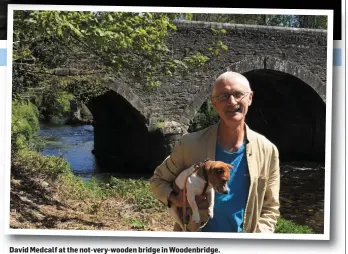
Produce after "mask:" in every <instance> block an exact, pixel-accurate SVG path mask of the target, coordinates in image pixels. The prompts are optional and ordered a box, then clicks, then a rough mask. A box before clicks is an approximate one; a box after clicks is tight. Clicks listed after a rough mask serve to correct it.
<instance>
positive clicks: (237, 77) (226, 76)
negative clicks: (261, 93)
mask: <svg viewBox="0 0 348 254" xmlns="http://www.w3.org/2000/svg"><path fill="white" fill-rule="evenodd" d="M226 80H229V81H232V82H236V83H239V84H240V85H243V86H244V87H245V89H246V91H248V92H250V91H251V89H250V84H249V81H248V79H247V78H246V77H244V76H243V75H242V74H240V73H238V72H233V71H226V72H224V73H222V74H221V75H220V76H219V77H218V78H217V79H216V80H215V83H214V86H213V90H212V95H215V90H216V87H217V86H218V85H219V84H220V83H223V82H222V81H226Z"/></svg>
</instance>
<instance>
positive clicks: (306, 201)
mask: <svg viewBox="0 0 348 254" xmlns="http://www.w3.org/2000/svg"><path fill="white" fill-rule="evenodd" d="M38 134H39V135H40V136H41V137H42V138H45V140H46V141H49V142H47V143H46V145H45V146H44V147H43V149H42V150H41V153H42V154H40V153H37V152H30V150H27V149H24V150H19V151H18V152H17V153H15V154H14V157H13V158H12V160H11V162H12V172H11V211H10V226H11V228H25V229H67V230H75V229H82V230H142V231H143V230H145V231H170V230H171V229H172V224H173V222H172V221H171V219H170V218H169V217H168V216H167V212H166V207H164V206H163V205H162V204H161V203H160V202H159V201H158V200H156V199H155V198H154V197H153V195H152V193H151V192H150V188H149V182H148V177H149V175H147V176H146V175H143V176H139V175H138V176H136V177H132V176H122V175H116V174H105V173H103V174H100V173H99V172H98V166H97V165H96V162H95V159H94V155H93V153H92V149H93V127H92V126H89V125H86V126H84V125H82V126H66V125H60V126H48V125H46V126H44V125H41V126H40V130H39V131H38ZM324 176H325V170H324V165H322V164H318V163H313V162H282V163H281V188H280V201H281V206H280V212H281V219H280V222H279V223H278V228H277V232H282V233H291V232H294V233H295V232H296V233H301V232H302V233H303V232H306V233H308V232H311V231H310V230H309V229H311V230H312V232H314V233H317V234H322V233H323V229H324V213H323V209H324V207H323V204H324V186H325V185H324ZM101 180H102V181H101ZM163 218H167V219H165V220H164V219H163ZM284 223H285V224H284ZM291 223H296V224H291ZM284 225H285V226H284ZM299 225H302V226H299ZM306 227H308V228H306Z"/></svg>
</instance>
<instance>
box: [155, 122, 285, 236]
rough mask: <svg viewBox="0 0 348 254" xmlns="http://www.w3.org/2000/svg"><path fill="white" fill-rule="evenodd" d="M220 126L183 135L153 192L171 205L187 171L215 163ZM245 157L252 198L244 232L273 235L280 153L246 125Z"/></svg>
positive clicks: (160, 171)
mask: <svg viewBox="0 0 348 254" xmlns="http://www.w3.org/2000/svg"><path fill="white" fill-rule="evenodd" d="M218 124H219V123H217V124H215V125H212V126H210V127H208V128H206V129H204V130H201V131H198V132H194V133H189V134H186V135H184V136H183V137H182V138H181V140H180V141H179V142H177V144H176V145H175V146H174V149H173V151H172V153H171V155H170V156H168V157H167V158H166V159H165V160H164V161H163V162H162V164H161V165H159V166H158V167H157V168H156V169H155V172H154V175H153V176H152V177H151V179H150V186H151V191H152V193H153V194H154V196H155V197H156V198H157V199H158V200H160V201H161V202H162V203H163V204H165V205H168V196H169V195H170V193H171V192H172V190H173V189H172V187H171V184H172V182H173V181H174V180H175V178H176V176H177V175H178V174H179V173H180V172H181V171H182V170H184V169H186V168H188V167H190V166H191V165H193V164H195V163H197V162H200V161H202V160H204V159H206V158H209V159H212V160H214V159H215V146H216V137H217V129H218V128H217V127H218ZM246 138H247V144H246V156H247V162H248V167H249V175H250V188H249V196H248V200H247V204H246V209H245V216H244V223H243V232H247V233H252V232H262V233H263V232H269V233H273V232H274V230H275V225H276V222H277V219H278V217H279V187H280V172H279V153H278V149H277V147H276V146H275V145H274V144H273V143H271V142H270V141H269V140H268V139H267V138H265V137H264V136H263V135H261V134H259V133H257V132H255V131H253V130H251V129H250V128H249V127H248V126H247V125H246Z"/></svg>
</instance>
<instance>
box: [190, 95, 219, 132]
mask: <svg viewBox="0 0 348 254" xmlns="http://www.w3.org/2000/svg"><path fill="white" fill-rule="evenodd" d="M218 120H219V115H218V114H217V113H216V112H215V110H214V108H213V105H212V104H211V102H210V100H207V101H205V102H204V103H203V105H202V106H201V108H200V109H199V111H198V112H197V114H196V115H195V117H194V118H193V119H192V121H191V124H190V127H189V129H188V132H194V131H199V130H202V129H204V128H206V127H208V126H210V125H212V124H215V123H217V122H218Z"/></svg>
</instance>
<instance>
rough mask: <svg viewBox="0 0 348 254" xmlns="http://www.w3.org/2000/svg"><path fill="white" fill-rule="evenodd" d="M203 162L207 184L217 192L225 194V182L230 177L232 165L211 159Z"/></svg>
mask: <svg viewBox="0 0 348 254" xmlns="http://www.w3.org/2000/svg"><path fill="white" fill-rule="evenodd" d="M204 164H205V165H204V167H205V170H206V171H207V176H208V181H209V184H211V185H212V187H213V188H214V189H215V191H217V192H218V193H221V194H227V193H228V192H229V188H228V185H227V182H228V180H229V179H230V169H231V168H233V166H232V165H231V164H227V163H225V162H222V161H211V160H209V161H206V162H205V163H204Z"/></svg>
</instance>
